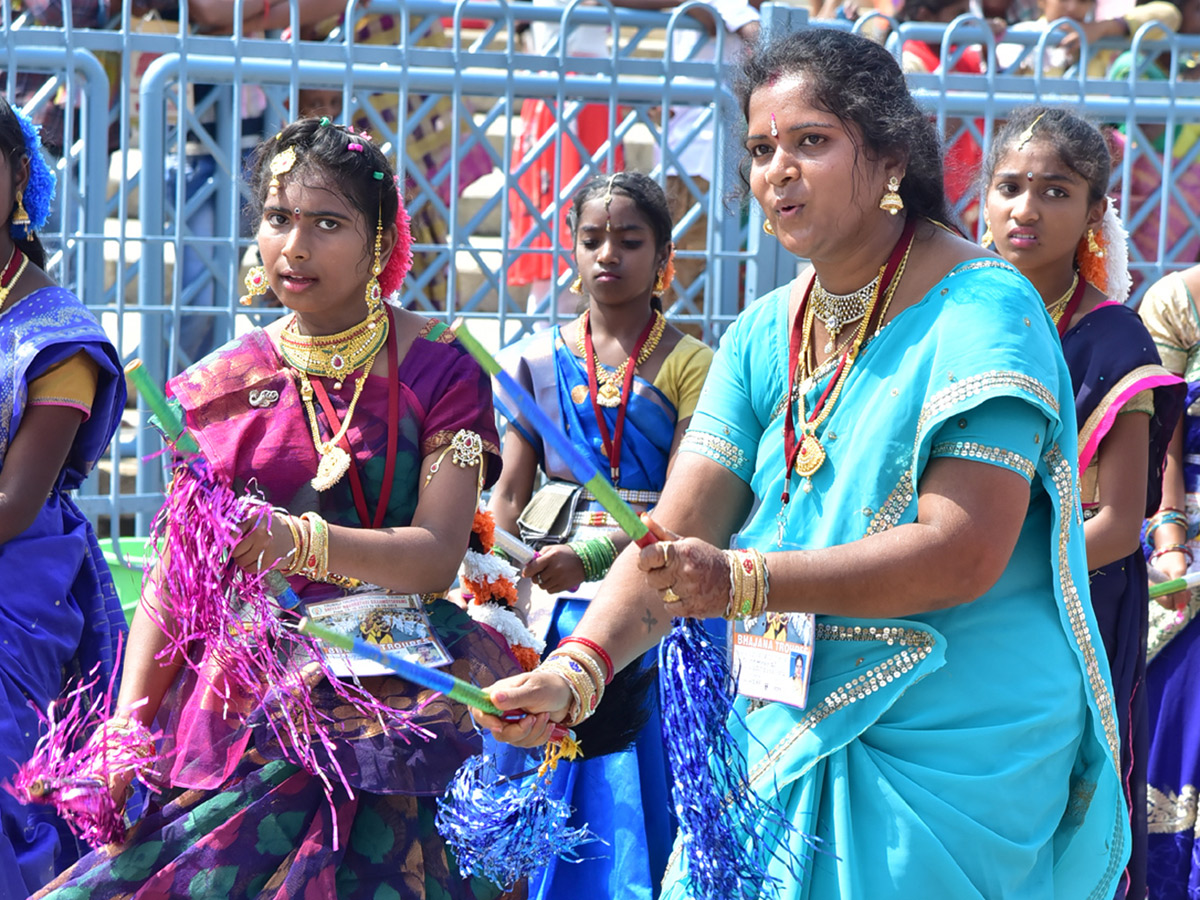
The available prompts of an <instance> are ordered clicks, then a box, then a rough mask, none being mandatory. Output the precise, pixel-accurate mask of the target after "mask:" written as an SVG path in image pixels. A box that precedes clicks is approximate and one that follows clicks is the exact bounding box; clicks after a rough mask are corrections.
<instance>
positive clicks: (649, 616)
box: [642, 607, 658, 634]
mask: <svg viewBox="0 0 1200 900" xmlns="http://www.w3.org/2000/svg"><path fill="white" fill-rule="evenodd" d="M642 621H643V622H645V623H646V633H647V634H649V633H650V632H651V631H653V630H654V626H655V625H657V624H658V619H656V618H654V613H652V612H650V609H649V607H647V608H646V614H645V615H644V616H642Z"/></svg>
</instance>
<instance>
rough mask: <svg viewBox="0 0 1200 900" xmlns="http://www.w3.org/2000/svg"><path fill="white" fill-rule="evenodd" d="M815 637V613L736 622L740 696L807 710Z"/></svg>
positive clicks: (772, 615) (735, 659) (735, 662)
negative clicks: (772, 701) (773, 701)
mask: <svg viewBox="0 0 1200 900" xmlns="http://www.w3.org/2000/svg"><path fill="white" fill-rule="evenodd" d="M815 633H816V617H815V616H814V615H813V614H812V613H773V612H766V613H764V614H763V615H761V616H759V617H758V618H756V619H745V620H739V621H736V622H734V623H733V670H734V671H735V672H736V673H737V690H738V693H739V694H742V695H743V696H746V697H755V698H757V699H760V700H775V701H778V702H780V703H786V704H788V705H789V706H794V707H796V708H797V709H804V707H805V706H806V705H807V704H808V680H809V677H810V676H811V674H812V658H813V645H814V635H815Z"/></svg>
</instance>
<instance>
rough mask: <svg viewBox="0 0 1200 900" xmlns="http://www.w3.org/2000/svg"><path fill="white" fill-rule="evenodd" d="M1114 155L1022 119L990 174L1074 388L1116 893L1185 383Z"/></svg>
mask: <svg viewBox="0 0 1200 900" xmlns="http://www.w3.org/2000/svg"><path fill="white" fill-rule="evenodd" d="M1109 168H1110V166H1109V157H1108V148H1107V145H1106V144H1105V142H1104V138H1103V137H1102V136H1101V134H1100V132H1099V131H1097V130H1096V129H1095V128H1094V127H1093V126H1091V125H1089V124H1088V123H1087V122H1085V121H1083V120H1082V119H1080V118H1079V117H1078V116H1075V115H1073V114H1072V113H1070V112H1068V111H1066V110H1062V109H1051V108H1048V107H1029V108H1026V109H1021V110H1017V111H1016V112H1015V113H1014V114H1013V116H1012V117H1011V118H1009V120H1008V122H1007V123H1006V124H1005V126H1004V128H1003V129H1002V131H1001V132H1000V134H999V135H997V137H996V140H995V142H994V143H993V145H992V148H991V151H990V152H989V153H988V158H987V161H986V164H985V167H984V171H983V180H984V183H985V184H986V185H987V203H986V216H987V221H988V223H989V226H988V235H989V236H993V238H994V240H995V245H996V250H997V251H998V252H999V253H1000V255H1001V256H1003V257H1004V258H1005V259H1007V260H1008V261H1009V262H1011V263H1012V264H1013V265H1014V266H1016V267H1017V268H1018V269H1020V270H1021V272H1022V273H1023V274H1024V275H1025V276H1026V277H1028V278H1029V280H1030V281H1031V282H1032V283H1033V285H1034V287H1036V288H1037V289H1038V293H1039V294H1040V295H1041V297H1042V301H1043V302H1044V303H1045V304H1046V309H1047V311H1048V312H1049V313H1050V316H1051V318H1052V319H1054V322H1055V324H1056V326H1057V328H1058V333H1059V335H1060V336H1061V338H1062V346H1063V354H1064V355H1065V357H1066V360H1067V367H1068V368H1069V369H1070V372H1071V380H1072V383H1073V384H1074V386H1075V416H1076V421H1077V423H1078V425H1079V428H1080V431H1079V471H1080V473H1081V477H1080V490H1081V499H1082V501H1083V518H1084V537H1085V540H1086V543H1087V558H1088V569H1089V573H1088V578H1089V581H1090V584H1091V595H1092V609H1093V610H1094V611H1095V613H1096V620H1097V622H1098V624H1099V627H1100V635H1101V637H1102V638H1103V640H1104V646H1105V649H1106V651H1107V653H1108V664H1109V668H1110V669H1111V671H1112V680H1113V697H1114V700H1115V702H1116V707H1117V722H1118V726H1119V730H1120V735H1121V775H1122V778H1123V779H1124V783H1125V797H1126V800H1127V802H1128V804H1129V807H1130V809H1131V810H1132V811H1133V813H1134V814H1133V816H1132V820H1131V829H1132V852H1131V855H1130V862H1129V867H1128V868H1127V869H1126V873H1125V877H1124V878H1123V879H1122V882H1121V886H1120V888H1119V890H1118V892H1117V896H1118V897H1138V898H1141V897H1145V896H1146V812H1145V810H1146V758H1147V751H1148V749H1149V729H1148V725H1147V718H1146V691H1145V689H1144V682H1145V677H1146V635H1147V628H1148V624H1149V600H1150V598H1149V594H1148V591H1147V588H1148V586H1147V582H1146V559H1145V557H1144V556H1143V554H1142V551H1141V544H1140V539H1139V538H1140V534H1141V528H1142V520H1143V519H1144V518H1145V517H1146V516H1148V515H1150V514H1152V513H1153V512H1154V511H1155V510H1157V509H1158V506H1159V498H1160V495H1161V493H1162V489H1161V484H1162V471H1163V462H1164V460H1165V458H1166V452H1167V443H1168V442H1169V440H1170V438H1171V431H1172V429H1173V428H1174V427H1175V422H1176V420H1177V419H1178V418H1179V413H1180V409H1181V407H1182V404H1183V394H1184V385H1183V382H1182V381H1181V380H1180V379H1179V378H1178V376H1175V375H1172V374H1171V373H1170V372H1168V371H1167V370H1166V369H1164V368H1163V367H1162V365H1161V362H1160V360H1159V355H1158V351H1157V350H1156V349H1155V348H1154V342H1153V341H1152V340H1151V338H1150V335H1149V333H1148V332H1147V331H1146V329H1145V327H1144V326H1143V325H1142V323H1141V321H1140V320H1139V319H1138V317H1137V314H1136V313H1135V312H1134V311H1133V310H1132V309H1130V308H1129V307H1127V306H1125V305H1124V303H1123V302H1122V301H1124V299H1125V298H1126V296H1127V295H1128V292H1129V274H1128V268H1127V265H1126V262H1125V254H1124V252H1123V250H1124V245H1125V234H1124V229H1123V228H1122V227H1121V225H1120V221H1119V219H1118V218H1117V214H1116V210H1115V209H1114V208H1113V207H1112V205H1111V204H1110V203H1109V202H1108V200H1107V198H1106V197H1105V191H1106V190H1107V189H1108V183H1109V174H1110V173H1109Z"/></svg>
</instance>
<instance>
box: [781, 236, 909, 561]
mask: <svg viewBox="0 0 1200 900" xmlns="http://www.w3.org/2000/svg"><path fill="white" fill-rule="evenodd" d="M915 229H916V222H915V221H914V220H912V219H910V220H909V221H908V222H906V223H905V226H904V230H903V231H902V232H901V234H900V240H899V241H897V242H896V246H895V247H893V248H892V252H891V254H890V255H889V257H888V260H887V262H885V263H884V265H883V266H881V267H880V270H879V276H880V277H879V278H877V279H875V280H874V281H873V282H872V283H873V284H874V285H875V287H874V292H873V295H872V298H871V302H870V306H869V307H868V309H867V311H866V313H865V314H864V315H863V317H862V319H861V321H860V323H859V326H858V329H857V330H856V332H855V335H854V341H853V343H851V345H850V348H849V349H848V350H846V352H845V353H843V354H842V356H841V358H840V359H839V361H838V365H837V369H836V370H835V372H834V374H833V376H832V377H831V379H830V382H829V384H828V385H826V387H825V390H824V392H823V393H822V394H821V397H820V399H819V400H818V401H817V405H816V408H815V409H814V411H813V413H812V415H811V416H806V414H805V403H804V396H805V391H804V390H803V389H802V387H801V386H802V385H803V384H804V381H805V378H804V377H802V373H807V372H811V365H810V362H809V359H810V356H811V340H812V322H813V317H814V314H813V309H812V306H811V304H810V303H809V302H807V301H809V300H810V299H811V291H812V284H813V283H812V282H810V283H809V290H808V291H807V292H806V295H805V297H804V300H803V301H802V306H801V310H800V315H802V317H803V318H802V320H801V323H800V326H801V327H800V333H799V334H798V335H797V333H796V328H795V325H793V326H792V336H791V339H790V340H789V347H788V375H789V386H788V404H787V414H786V416H785V417H784V427H783V446H784V484H783V495H782V496H781V497H780V509H779V516H778V523H779V535H780V537H779V539H780V541H781V542H782V539H783V530H784V527H785V510H786V507H787V504H788V501H789V499H790V496H791V495H790V490H789V487H788V486H789V484H790V480H791V473H792V472H793V471H795V472H796V474H798V475H799V476H800V477H801V478H802V479H803V480H802V482H801V486H802V487H803V489H804V490H805V492H808V491H811V490H812V476H813V475H815V474H816V473H817V471H818V470H819V469H820V468H821V466H822V465H823V464H824V462H825V458H826V452H825V448H824V447H823V446H822V445H821V442H820V441H819V440H818V439H817V435H816V432H817V429H818V428H819V427H820V426H821V424H822V423H824V422H825V420H826V419H827V418H828V417H829V415H830V413H831V412H832V411H833V407H834V405H835V404H836V402H837V399H838V397H839V396H840V394H841V391H842V387H843V386H844V385H845V383H846V379H847V378H848V377H849V375H850V370H851V369H852V368H853V367H854V361H855V360H856V359H857V357H858V354H859V351H860V350H861V349H862V344H863V341H864V340H865V338H866V334H867V331H868V328H869V326H870V322H871V319H872V318H873V316H874V313H875V310H876V308H877V307H878V306H879V302H880V300H881V299H883V301H884V308H887V307H889V306H890V305H891V299H892V295H893V294H894V292H895V290H896V286H897V285H898V284H899V281H900V277H901V276H902V275H903V273H904V268H905V266H906V265H907V263H908V256H909V253H910V251H911V250H912V244H913V235H914V232H915ZM813 280H814V282H815V280H816V277H815V276H814V278H813ZM881 295H882V297H881ZM808 377H809V378H811V375H809V376H808ZM792 397H797V398H798V400H799V410H798V412H799V421H800V427H799V429H797V428H796V426H795V424H794V423H793V419H792Z"/></svg>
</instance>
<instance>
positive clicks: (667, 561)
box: [659, 541, 675, 567]
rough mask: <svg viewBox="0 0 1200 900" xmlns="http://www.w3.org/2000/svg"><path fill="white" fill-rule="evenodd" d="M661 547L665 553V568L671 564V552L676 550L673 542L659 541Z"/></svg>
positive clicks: (663, 562)
mask: <svg viewBox="0 0 1200 900" xmlns="http://www.w3.org/2000/svg"><path fill="white" fill-rule="evenodd" d="M659 546H660V547H662V552H663V561H662V564H663V567H666V566H669V565H670V564H671V550H673V549H674V546H675V545H674V544H673V543H672V542H671V541H659Z"/></svg>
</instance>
